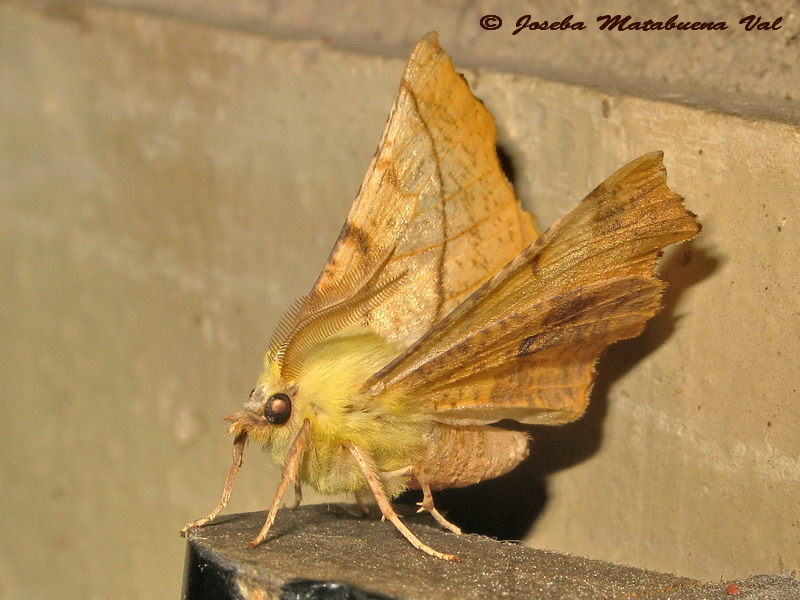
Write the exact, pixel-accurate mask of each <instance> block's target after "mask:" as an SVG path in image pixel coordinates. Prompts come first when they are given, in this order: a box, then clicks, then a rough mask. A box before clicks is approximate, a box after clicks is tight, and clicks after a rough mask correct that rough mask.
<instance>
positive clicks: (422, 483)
mask: <svg viewBox="0 0 800 600" xmlns="http://www.w3.org/2000/svg"><path fill="white" fill-rule="evenodd" d="M414 478H415V479H416V480H417V482H418V483H419V487H420V488H422V502H417V505H418V506H419V510H418V511H417V512H422V511H425V510H427V511H428V512H429V513H431V515H433V518H434V519H436V522H437V523H439V525H441V526H442V527H444V528H445V529H449V530H450V531H452V532H453V533H458V534H459V535H460V534H461V528H460V527H458V526H457V525H453V524H452V523H451V522H450V521H448V520H447V519H445V518H444V517H443V516H442V513H440V512H439V511H438V510H436V507H435V506H434V505H433V494H432V493H431V486H430V485H429V484H428V478H427V477H425V474H424V473H422V472H421V471H418V470H415V471H414Z"/></svg>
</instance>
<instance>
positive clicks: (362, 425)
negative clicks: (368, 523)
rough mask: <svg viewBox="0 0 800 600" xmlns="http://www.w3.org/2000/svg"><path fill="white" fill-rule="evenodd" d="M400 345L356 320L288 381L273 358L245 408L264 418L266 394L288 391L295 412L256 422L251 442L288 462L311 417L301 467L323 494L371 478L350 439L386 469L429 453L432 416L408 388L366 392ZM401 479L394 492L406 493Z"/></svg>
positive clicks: (316, 349)
mask: <svg viewBox="0 0 800 600" xmlns="http://www.w3.org/2000/svg"><path fill="white" fill-rule="evenodd" d="M397 354H398V349H397V348H396V347H394V346H393V345H392V344H390V343H389V342H387V341H386V340H385V339H383V338H382V337H380V336H379V335H377V334H375V333H374V332H372V331H371V330H369V329H367V328H365V327H361V326H354V327H349V328H347V329H345V330H343V331H342V332H340V333H337V334H335V335H333V336H330V337H328V338H326V339H324V340H322V341H321V342H319V343H318V344H317V345H316V346H315V347H314V349H313V350H312V351H311V352H310V353H309V355H308V357H307V358H306V359H305V361H304V363H303V365H302V368H301V369H300V371H299V374H298V376H297V378H296V380H294V381H281V379H280V365H278V364H276V362H267V364H265V370H264V373H263V374H262V376H261V377H260V379H259V381H258V386H257V388H256V392H255V393H254V396H255V397H257V398H258V399H260V401H255V402H253V401H251V402H250V403H249V404H248V405H247V406H246V408H247V409H248V410H249V411H252V413H253V417H254V418H260V417H261V416H260V414H259V412H258V411H260V410H263V399H264V398H269V397H270V396H271V395H272V394H275V393H287V394H288V395H289V396H290V397H291V399H292V415H291V417H290V419H289V421H288V422H287V423H285V424H283V425H270V424H268V423H266V421H264V422H263V423H253V424H252V425H250V426H248V433H249V436H250V438H251V439H252V440H254V441H256V442H258V443H260V444H262V445H263V446H264V447H265V449H266V450H267V451H268V452H269V453H270V455H271V457H272V459H273V460H274V461H275V463H276V464H278V465H281V466H282V465H283V464H284V461H285V460H286V455H287V452H288V449H289V446H290V445H291V443H292V441H293V440H294V438H295V436H296V435H297V432H298V431H299V430H300V427H301V426H302V424H303V421H304V420H305V419H308V421H309V423H310V443H309V446H308V449H307V450H306V453H305V457H304V459H303V464H302V466H301V468H300V478H301V481H302V483H305V484H309V485H311V486H313V487H314V488H316V489H317V490H318V491H319V492H321V493H324V494H335V493H343V492H344V493H347V492H353V491H355V490H358V489H363V488H365V487H366V481H365V479H364V477H363V475H362V473H361V471H360V470H359V469H358V467H357V466H356V464H355V462H354V461H353V459H352V457H351V456H350V453H349V452H348V451H347V450H346V448H345V444H346V443H348V442H349V443H351V444H353V445H355V446H358V447H359V448H361V449H362V450H364V451H366V452H367V453H368V454H369V455H370V456H371V457H372V458H373V460H374V461H375V465H376V467H377V469H378V470H379V471H393V470H397V469H401V468H403V467H407V466H410V465H412V464H413V463H414V462H415V461H416V460H417V459H419V458H420V456H421V455H422V453H423V451H424V437H425V435H426V433H427V431H428V429H429V427H430V420H429V418H428V417H427V413H426V411H425V410H424V407H423V406H422V405H421V404H419V403H417V402H415V401H414V399H413V398H411V397H409V396H408V395H406V394H403V393H398V392H392V391H383V392H380V393H374V392H373V393H371V392H367V391H364V390H362V386H363V384H364V382H366V381H367V380H368V379H369V378H370V376H372V375H374V374H375V373H376V372H378V371H379V370H380V369H381V368H382V367H384V366H385V365H386V364H388V363H389V362H390V361H391V360H392V359H393V358H394V357H395V356H396V355H397ZM403 488H404V485H403V482H402V481H395V482H389V489H388V490H387V491H388V492H389V494H390V495H392V496H394V495H396V494H398V493H400V492H401V491H402V490H403Z"/></svg>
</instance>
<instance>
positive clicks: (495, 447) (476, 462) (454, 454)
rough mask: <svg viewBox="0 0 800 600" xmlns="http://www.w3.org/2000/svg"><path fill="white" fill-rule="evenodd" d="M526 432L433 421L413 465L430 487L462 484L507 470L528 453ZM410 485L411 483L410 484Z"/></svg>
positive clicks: (490, 477) (449, 486)
mask: <svg viewBox="0 0 800 600" xmlns="http://www.w3.org/2000/svg"><path fill="white" fill-rule="evenodd" d="M528 440H529V438H528V434H527V433H525V432H522V431H510V430H507V429H499V428H497V427H490V426H485V425H474V426H459V427H451V426H449V425H444V424H442V423H435V424H434V425H433V427H432V428H431V431H430V434H429V435H428V439H427V441H426V444H427V448H426V452H425V455H424V457H423V458H422V459H421V460H420V461H419V462H418V463H417V464H416V465H415V466H417V467H418V468H419V470H420V471H422V472H423V473H425V476H426V477H427V478H428V482H429V483H430V486H431V488H432V489H434V490H437V489H445V488H455V487H464V486H467V485H472V484H473V483H478V482H481V481H484V480H486V479H492V478H494V477H499V476H500V475H503V474H504V473H507V472H508V471H510V470H511V469H513V468H514V467H516V466H517V465H518V464H519V463H521V462H522V461H523V460H525V458H526V457H527V456H528ZM412 487H413V485H412Z"/></svg>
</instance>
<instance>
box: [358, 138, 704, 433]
mask: <svg viewBox="0 0 800 600" xmlns="http://www.w3.org/2000/svg"><path fill="white" fill-rule="evenodd" d="M698 231H699V224H698V222H697V220H696V219H695V217H694V215H693V214H691V213H690V212H688V211H687V210H686V209H685V208H684V206H683V201H682V199H681V197H680V196H678V195H677V194H675V193H674V192H672V191H671V190H670V189H669V188H668V187H667V184H666V171H665V169H664V167H663V164H662V155H661V153H658V152H657V153H652V154H648V155H645V156H643V157H641V158H639V159H637V160H635V161H633V162H631V163H630V164H628V165H627V166H625V167H623V168H622V169H620V170H619V171H617V172H616V173H614V174H613V175H612V176H611V177H609V178H608V179H607V180H606V181H605V182H604V183H603V184H601V185H600V186H598V187H597V188H596V189H595V190H594V191H593V192H592V193H591V194H589V195H588V196H587V197H586V198H585V199H584V200H583V201H582V202H581V203H580V204H579V205H578V206H577V207H576V208H575V209H573V210H572V211H571V212H570V213H568V214H567V215H566V216H565V217H564V218H563V219H561V220H560V221H559V222H558V223H556V224H555V225H553V226H552V227H551V228H550V229H548V231H546V232H545V233H544V234H543V235H542V236H541V237H540V238H539V239H538V240H537V241H536V242H535V243H534V244H533V245H532V246H530V247H529V248H527V249H526V250H525V251H523V252H522V254H520V256H518V257H517V258H516V259H515V260H514V261H512V262H511V263H510V264H509V265H508V266H507V267H505V268H504V269H503V270H502V271H501V272H500V273H498V274H497V275H496V276H495V277H493V278H492V279H490V280H489V281H488V282H487V283H486V284H485V285H484V286H483V287H482V288H481V289H479V290H478V291H477V292H476V293H475V294H473V295H472V296H471V297H470V298H468V299H467V300H466V301H465V302H464V303H463V304H461V305H460V306H459V307H457V308H456V309H455V310H454V311H453V312H452V313H450V314H449V315H448V316H447V318H445V319H444V320H443V321H442V322H441V323H440V324H439V325H438V326H437V327H435V328H434V329H432V330H431V331H429V332H428V333H427V334H426V335H425V336H423V338H422V339H421V340H420V341H419V342H417V343H416V344H414V345H413V346H412V347H411V348H409V349H408V350H407V351H406V352H405V353H404V354H403V355H401V356H400V357H398V358H397V359H396V360H395V361H394V362H393V363H392V364H390V365H389V366H388V367H387V368H385V369H383V370H382V371H381V372H380V373H378V374H377V375H376V376H375V377H373V379H372V381H371V382H370V384H369V385H372V386H376V387H378V388H383V389H386V388H391V387H392V386H400V387H404V388H407V389H409V390H414V393H415V394H418V395H419V396H420V397H421V398H423V399H424V400H425V401H427V402H429V403H430V404H431V406H432V410H434V411H435V414H436V419H437V420H441V421H443V422H447V423H451V424H476V423H493V422H496V421H498V420H501V419H514V420H517V421H520V422H524V423H560V422H566V421H570V420H573V419H575V418H577V417H579V416H580V415H581V414H582V413H583V411H584V409H585V406H586V403H587V400H588V392H589V389H590V387H591V384H592V379H593V374H594V363H595V361H596V360H597V358H598V356H599V355H600V353H601V352H602V351H603V350H604V349H605V348H606V347H607V346H608V345H609V344H611V343H613V342H615V341H617V340H620V339H624V338H627V337H632V336H635V335H637V334H638V333H640V332H641V331H642V329H643V327H644V324H645V322H646V321H647V320H648V319H649V318H650V317H652V316H653V315H654V314H655V313H656V312H657V311H658V309H659V298H660V294H661V291H662V289H663V283H662V282H661V281H660V280H659V279H658V278H657V277H656V263H657V260H658V257H659V255H660V253H661V251H662V249H663V248H664V247H665V246H667V245H669V244H672V243H676V242H680V241H683V240H686V239H689V238H691V237H694V235H696V234H697V232H698Z"/></svg>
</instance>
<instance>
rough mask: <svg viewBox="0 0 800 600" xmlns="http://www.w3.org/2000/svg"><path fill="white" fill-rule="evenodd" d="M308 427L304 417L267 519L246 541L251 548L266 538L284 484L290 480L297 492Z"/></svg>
mask: <svg viewBox="0 0 800 600" xmlns="http://www.w3.org/2000/svg"><path fill="white" fill-rule="evenodd" d="M310 427H311V423H310V422H309V421H308V419H306V420H305V421H304V422H303V426H302V427H301V428H300V432H299V433H298V434H297V437H296V438H294V441H293V442H292V446H291V447H290V448H289V454H287V456H286V463H284V465H283V473H281V482H280V483H279V484H278V489H277V491H276V492H275V498H274V499H273V500H272V506H271V507H270V509H269V513H268V514H267V519H266V520H265V521H264V525H263V526H262V527H261V531H259V532H258V535H257V536H256V537H254V538H253V539H252V540H251V541H250V542H248V543H247V545H248V546H250V547H251V548H255V547H256V546H258V545H259V544H260V543H261V542H263V541H264V540H265V539H266V537H267V534H268V533H269V530H270V528H271V527H272V524H273V523H274V522H275V516H276V515H277V514H278V509H279V508H280V506H281V498H283V493H284V492H285V491H286V486H287V485H288V484H289V482H290V481H291V482H292V483H294V484H295V493H297V487H298V479H297V472H298V471H299V470H300V463H301V462H302V460H303V454H304V453H305V450H306V446H307V445H308V432H309V429H310Z"/></svg>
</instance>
